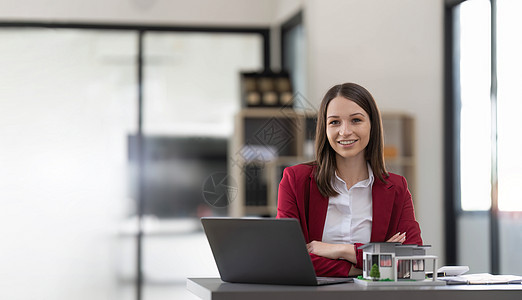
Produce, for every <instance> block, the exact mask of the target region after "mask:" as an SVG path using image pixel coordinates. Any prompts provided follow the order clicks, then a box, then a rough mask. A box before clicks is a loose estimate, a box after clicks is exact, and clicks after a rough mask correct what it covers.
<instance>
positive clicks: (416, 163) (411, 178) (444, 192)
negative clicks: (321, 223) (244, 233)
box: [0, 0, 522, 300]
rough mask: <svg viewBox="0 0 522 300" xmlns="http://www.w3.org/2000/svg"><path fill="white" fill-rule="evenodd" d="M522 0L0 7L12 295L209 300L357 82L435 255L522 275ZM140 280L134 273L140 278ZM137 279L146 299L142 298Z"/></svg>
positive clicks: (8, 290)
mask: <svg viewBox="0 0 522 300" xmlns="http://www.w3.org/2000/svg"><path fill="white" fill-rule="evenodd" d="M521 12H522V4H521V3H520V1H516V0H467V1H459V0H453V1H452V0H425V1H415V0H393V1H389V0H350V1H341V0H326V1H314V0H266V1H256V0H218V1H216V0H195V1H181V0H174V1H169V0H112V1H101V0H93V1H89V2H88V3H87V2H84V1H77V0H74V1H64V0H53V1H35V0H28V1H22V2H20V1H9V0H3V1H1V2H0V40H1V41H2V42H1V43H0V65H1V66H2V68H0V139H1V141H2V142H1V146H0V228H1V229H0V230H1V234H2V242H1V243H0V266H1V267H0V275H1V277H0V278H2V280H1V283H0V286H2V288H1V289H0V298H2V299H33V298H38V299H70V298H74V299H122V300H123V299H147V300H155V299H196V297H195V296H194V295H192V294H190V292H188V291H186V289H185V282H186V278H187V277H217V276H219V273H218V270H217V268H216V265H215V263H214V259H213V257H212V253H211V250H210V247H209V245H208V243H207V241H206V238H205V236H204V233H203V231H202V228H201V225H200V222H199V218H200V217H203V216H274V213H275V208H276V205H277V203H276V202H277V200H276V199H277V184H278V182H279V180H280V178H281V177H280V176H281V172H282V170H283V168H284V167H286V166H289V165H292V164H296V163H299V162H303V161H307V160H310V159H313V150H311V149H312V145H313V138H314V136H313V135H314V131H313V130H314V126H315V123H314V119H315V117H314V116H315V112H316V110H317V107H318V104H319V102H320V100H321V97H322V95H323V94H324V93H325V92H326V90H328V88H330V87H331V86H333V85H334V84H338V83H343V82H356V83H359V84H361V85H362V86H364V87H366V88H367V89H368V90H369V91H370V92H371V93H372V94H373V96H374V97H375V99H376V101H377V103H378V105H379V107H380V109H381V111H382V113H383V117H384V121H383V124H384V128H385V144H386V149H385V155H386V161H387V166H388V168H389V169H390V170H391V171H393V172H397V173H400V174H402V175H404V176H406V178H407V180H408V183H409V185H410V189H411V191H412V194H413V199H414V204H415V210H416V217H417V219H418V221H419V223H420V225H421V229H422V236H423V239H424V242H425V243H426V244H430V245H432V248H431V249H430V252H431V253H430V254H435V255H438V256H439V258H440V260H441V264H442V265H468V266H469V267H470V272H471V273H481V272H488V273H495V274H514V275H522V261H521V260H519V259H516V257H518V255H517V253H520V249H521V248H522V213H521V211H522V201H521V199H520V198H521V195H522V184H521V183H522V175H521V174H520V169H521V168H522V158H521V157H520V155H519V153H520V149H521V148H522V144H521V143H522V142H521V140H522V139H520V128H522V121H521V120H522V119H521V118H520V117H519V116H518V113H519V112H520V110H521V108H522V104H521V103H522V91H521V90H520V88H519V83H520V82H521V80H522V71H521V70H522V59H521V58H520V55H519V53H522V39H521V38H520V34H519V31H520V28H522V21H521V19H520V18H519V17H518V15H519V14H520V13H521ZM139 271H141V276H138V275H137V274H138V272H139ZM140 282H141V284H140Z"/></svg>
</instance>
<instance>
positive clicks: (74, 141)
mask: <svg viewBox="0 0 522 300" xmlns="http://www.w3.org/2000/svg"><path fill="white" fill-rule="evenodd" d="M0 40H2V42H1V43H0V65H1V66H2V68H0V139H1V141H2V146H1V147H0V166H1V167H0V199H1V202H0V228H1V232H2V241H3V242H2V246H1V247H0V253H1V255H0V265H1V266H2V267H1V268H0V274H1V278H2V281H3V282H2V286H3V287H4V288H2V289H1V291H0V298H2V299H85V300H87V299H107V300H109V299H110V300H113V299H131V298H133V296H134V295H133V290H132V289H126V288H125V285H124V284H122V283H123V282H124V281H125V276H124V274H123V271H122V270H123V269H122V265H123V264H125V265H133V264H134V261H135V257H133V256H132V254H130V253H123V252H124V251H122V248H121V244H120V243H119V242H118V231H119V229H120V227H121V224H122V221H123V220H124V219H125V218H126V217H127V216H128V215H129V214H130V212H131V211H132V207H131V203H132V202H131V201H129V199H128V193H127V181H126V174H127V157H126V152H127V136H128V135H129V134H131V133H134V132H136V124H137V93H136V64H135V62H136V55H137V53H136V49H137V35H136V33H131V32H121V31H119V32H113V31H91V30H72V29H61V30H54V29H5V28H4V29H0ZM126 254H128V255H126ZM133 270H134V267H133ZM5 287H7V288H5Z"/></svg>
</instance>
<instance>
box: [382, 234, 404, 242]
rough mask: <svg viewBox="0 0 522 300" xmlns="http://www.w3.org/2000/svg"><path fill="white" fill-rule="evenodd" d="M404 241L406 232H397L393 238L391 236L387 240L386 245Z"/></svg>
mask: <svg viewBox="0 0 522 300" xmlns="http://www.w3.org/2000/svg"><path fill="white" fill-rule="evenodd" d="M405 240H406V232H403V233H400V232H397V233H396V234H395V235H394V236H392V237H391V238H390V239H389V240H387V241H386V242H387V243H401V244H402V243H404V241H405Z"/></svg>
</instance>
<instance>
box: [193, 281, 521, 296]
mask: <svg viewBox="0 0 522 300" xmlns="http://www.w3.org/2000/svg"><path fill="white" fill-rule="evenodd" d="M187 289H188V290H189V291H190V292H192V293H193V294H195V295H196V296H198V297H199V298H201V299H203V300H221V299H249V300H250V299H252V300H256V299H263V300H265V299H269V300H279V299H281V300H288V299H302V300H307V299H343V300H346V299H348V298H347V297H348V296H349V297H354V298H352V299H361V300H371V299H381V300H383V299H384V300H405V299H412V300H432V299H433V300H434V299H459V300H462V299H464V300H465V299H469V300H481V299H484V300H485V299H488V300H491V299H495V300H504V299H505V300H508V299H509V300H513V299H522V284H494V285H447V286H420V287H415V286H408V287H402V286H401V287H366V286H362V285H358V284H355V283H343V284H333V285H326V286H287V285H264V284H246V283H227V282H223V281H221V279H219V278H188V279H187ZM413 297H415V298H413Z"/></svg>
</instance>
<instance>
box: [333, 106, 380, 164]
mask: <svg viewBox="0 0 522 300" xmlns="http://www.w3.org/2000/svg"><path fill="white" fill-rule="evenodd" d="M370 129H371V123H370V117H369V116H368V114H367V113H366V112H365V111H364V109H362V108H361V107H360V106H359V105H357V104H356V103H355V102H353V101H351V100H348V99H346V98H344V97H341V96H337V97H335V98H334V99H333V100H331V101H330V103H329V104H328V108H327V109H326V136H327V137H328V141H329V142H330V146H331V147H332V148H333V149H334V150H335V152H336V153H337V156H338V157H339V156H340V157H342V158H357V159H362V160H365V157H364V149H365V148H366V146H367V145H368V142H369V141H370Z"/></svg>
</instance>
